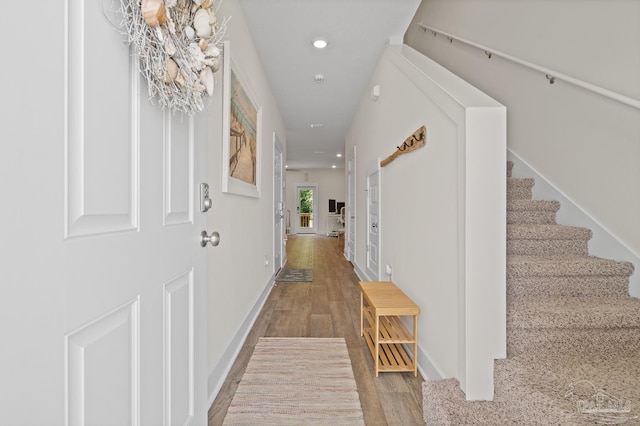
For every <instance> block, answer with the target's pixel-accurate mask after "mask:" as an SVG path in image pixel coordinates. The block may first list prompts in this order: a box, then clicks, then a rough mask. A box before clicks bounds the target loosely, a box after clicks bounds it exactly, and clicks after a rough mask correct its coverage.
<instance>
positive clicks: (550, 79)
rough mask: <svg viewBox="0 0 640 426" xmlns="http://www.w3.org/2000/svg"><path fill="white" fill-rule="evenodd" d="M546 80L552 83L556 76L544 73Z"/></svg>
mask: <svg viewBox="0 0 640 426" xmlns="http://www.w3.org/2000/svg"><path fill="white" fill-rule="evenodd" d="M546 77H547V80H549V84H553V83H555V82H556V78H555V77H554V76H552V75H549V74H546Z"/></svg>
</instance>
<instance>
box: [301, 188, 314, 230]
mask: <svg viewBox="0 0 640 426" xmlns="http://www.w3.org/2000/svg"><path fill="white" fill-rule="evenodd" d="M296 198H297V206H296V217H297V220H296V228H297V230H298V234H315V233H316V232H317V226H318V214H317V211H318V186H317V185H297V186H296Z"/></svg>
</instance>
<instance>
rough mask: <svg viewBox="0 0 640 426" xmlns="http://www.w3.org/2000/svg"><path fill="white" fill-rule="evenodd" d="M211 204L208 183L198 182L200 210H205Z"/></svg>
mask: <svg viewBox="0 0 640 426" xmlns="http://www.w3.org/2000/svg"><path fill="white" fill-rule="evenodd" d="M211 206H213V201H211V198H209V185H208V184H206V183H201V184H200V211H201V212H202V213H204V212H206V211H207V210H209V209H210V208H211Z"/></svg>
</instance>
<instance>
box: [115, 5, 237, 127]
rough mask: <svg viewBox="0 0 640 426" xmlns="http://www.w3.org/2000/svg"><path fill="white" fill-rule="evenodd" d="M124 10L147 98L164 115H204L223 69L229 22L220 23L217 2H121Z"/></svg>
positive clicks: (124, 22)
mask: <svg viewBox="0 0 640 426" xmlns="http://www.w3.org/2000/svg"><path fill="white" fill-rule="evenodd" d="M120 8H121V12H122V18H123V26H124V27H125V29H126V31H127V36H128V41H129V43H130V44H132V45H133V47H134V49H135V54H136V55H137V56H138V57H139V59H140V72H141V73H142V75H143V76H144V77H145V78H146V79H147V84H148V86H149V97H150V98H157V101H158V104H159V105H160V108H161V109H163V110H164V109H169V110H171V111H172V112H176V111H181V112H184V113H187V114H190V115H193V114H195V113H198V112H200V111H202V110H203V109H204V107H205V98H206V96H211V95H212V94H213V89H214V78H213V74H214V73H215V72H216V71H218V69H219V68H220V66H221V64H222V51H221V47H222V37H223V36H224V32H225V28H226V24H227V21H228V19H224V20H222V22H218V18H217V17H216V11H215V10H214V8H213V0H120Z"/></svg>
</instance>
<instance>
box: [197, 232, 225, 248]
mask: <svg viewBox="0 0 640 426" xmlns="http://www.w3.org/2000/svg"><path fill="white" fill-rule="evenodd" d="M207 243H211V245H212V246H214V247H215V246H217V245H218V244H220V234H218V232H217V231H213V232H212V233H211V235H207V231H202V232H201V233H200V247H206V246H207Z"/></svg>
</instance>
